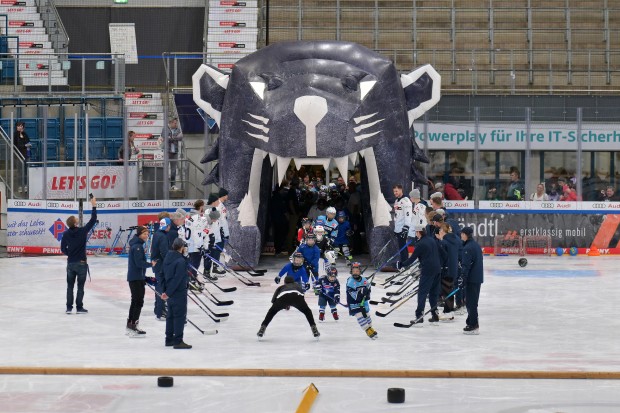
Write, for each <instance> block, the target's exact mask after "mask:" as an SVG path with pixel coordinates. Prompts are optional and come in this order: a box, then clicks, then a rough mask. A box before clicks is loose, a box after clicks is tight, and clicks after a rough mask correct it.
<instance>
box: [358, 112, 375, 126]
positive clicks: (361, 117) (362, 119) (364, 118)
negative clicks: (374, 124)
mask: <svg viewBox="0 0 620 413" xmlns="http://www.w3.org/2000/svg"><path fill="white" fill-rule="evenodd" d="M377 113H379V112H375V113H373V114H371V115H364V116H359V117H357V118H353V121H354V122H355V124H356V125H359V123H360V122H363V121H365V120H366V119H370V118H372V117H373V116H375V115H376V114H377Z"/></svg>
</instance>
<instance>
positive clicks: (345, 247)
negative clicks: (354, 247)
mask: <svg viewBox="0 0 620 413" xmlns="http://www.w3.org/2000/svg"><path fill="white" fill-rule="evenodd" d="M337 217H338V218H337V219H338V231H336V232H337V234H336V237H335V238H334V248H336V249H337V250H339V251H341V252H342V255H344V258H345V260H347V265H351V261H352V260H353V256H352V255H351V251H350V250H349V237H350V236H352V235H353V230H351V224H350V223H349V221H348V220H347V214H345V212H344V211H338V214H337Z"/></svg>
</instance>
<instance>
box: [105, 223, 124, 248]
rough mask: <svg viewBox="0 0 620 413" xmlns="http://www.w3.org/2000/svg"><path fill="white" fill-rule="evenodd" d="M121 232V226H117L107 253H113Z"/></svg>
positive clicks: (122, 230)
mask: <svg viewBox="0 0 620 413" xmlns="http://www.w3.org/2000/svg"><path fill="white" fill-rule="evenodd" d="M123 232H125V230H124V229H123V227H118V232H117V233H116V236H115V237H114V241H112V246H111V247H110V252H108V255H112V254H114V249H115V248H116V245H117V244H118V241H119V240H120V239H121V235H122V234H123Z"/></svg>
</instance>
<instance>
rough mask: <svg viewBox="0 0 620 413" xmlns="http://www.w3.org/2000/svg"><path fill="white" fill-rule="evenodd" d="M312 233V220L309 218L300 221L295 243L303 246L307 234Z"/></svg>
mask: <svg viewBox="0 0 620 413" xmlns="http://www.w3.org/2000/svg"><path fill="white" fill-rule="evenodd" d="M311 233H312V220H311V219H310V218H302V219H301V228H299V230H298V231H297V242H298V243H299V244H304V243H305V242H306V238H307V236H308V234H311Z"/></svg>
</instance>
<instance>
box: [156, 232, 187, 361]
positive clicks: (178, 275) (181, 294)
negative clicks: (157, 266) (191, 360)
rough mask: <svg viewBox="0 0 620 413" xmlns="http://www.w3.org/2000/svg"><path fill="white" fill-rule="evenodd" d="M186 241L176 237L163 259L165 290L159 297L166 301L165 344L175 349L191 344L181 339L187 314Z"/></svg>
mask: <svg viewBox="0 0 620 413" xmlns="http://www.w3.org/2000/svg"><path fill="white" fill-rule="evenodd" d="M186 254H187V243H186V242H185V241H183V240H182V239H181V238H177V239H176V240H174V242H173V243H172V250H171V251H170V252H169V253H168V254H167V255H166V258H165V259H164V276H165V277H166V291H165V292H164V293H163V294H162V296H161V298H162V299H163V300H166V302H167V303H168V314H167V315H168V317H167V318H166V346H168V347H170V346H173V347H174V348H175V349H190V348H192V346H190V345H189V344H187V343H185V342H184V341H183V330H184V328H185V317H186V315H187V283H188V282H189V277H188V276H187V275H188V271H187V260H186V258H185V255H186Z"/></svg>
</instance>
